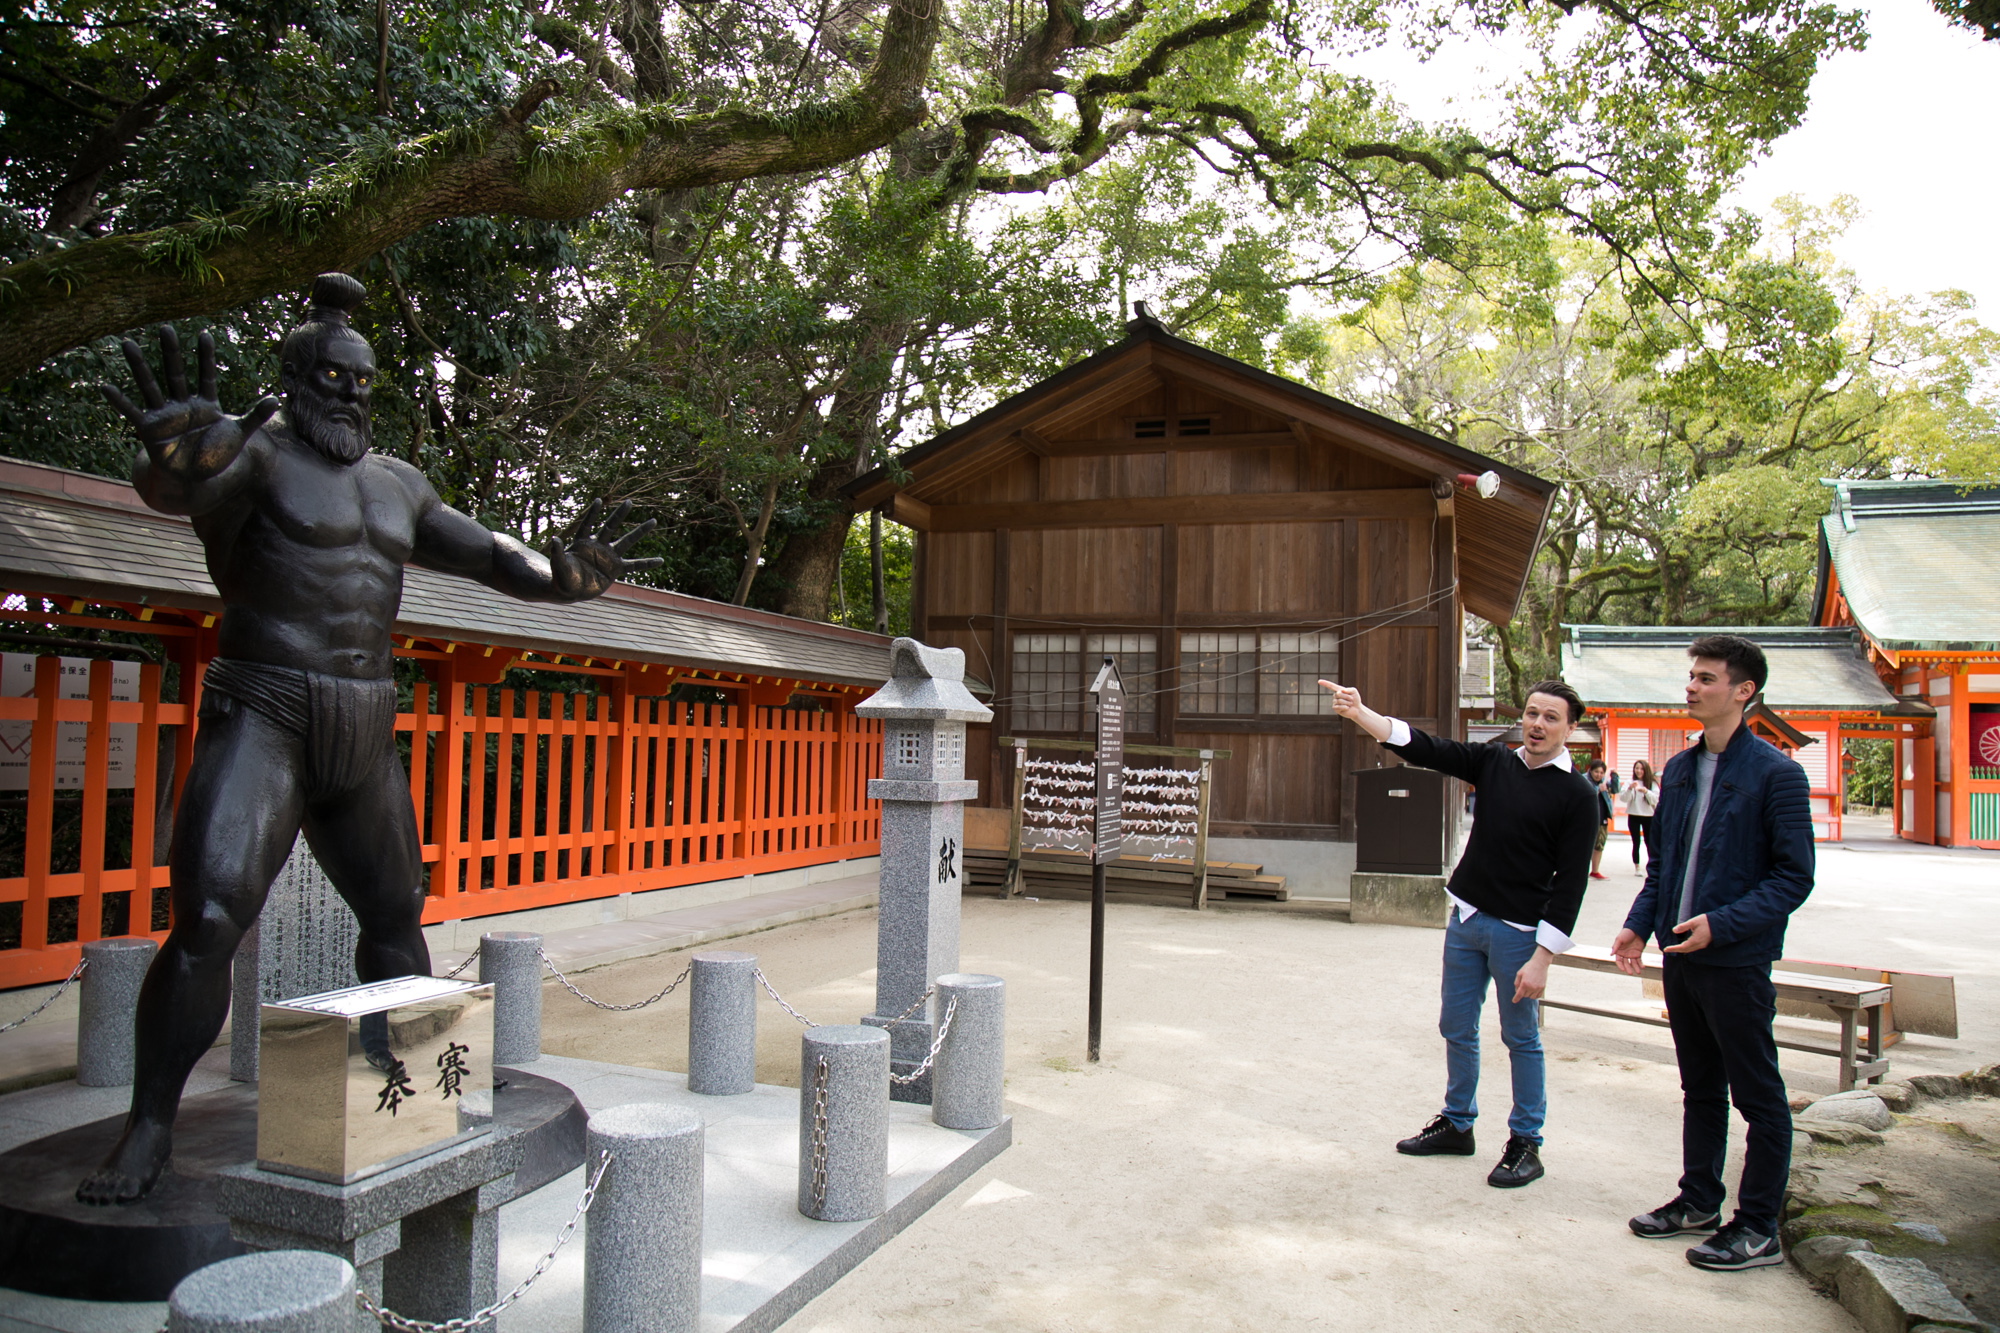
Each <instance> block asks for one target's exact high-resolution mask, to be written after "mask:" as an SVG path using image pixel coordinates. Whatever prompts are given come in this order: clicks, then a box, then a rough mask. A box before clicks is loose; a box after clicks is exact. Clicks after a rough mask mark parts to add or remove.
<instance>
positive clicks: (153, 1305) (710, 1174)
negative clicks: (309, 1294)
mask: <svg viewBox="0 0 2000 1333" xmlns="http://www.w3.org/2000/svg"><path fill="white" fill-rule="evenodd" d="M202 1065H203V1067H202V1069H200V1070H198V1071H197V1074H196V1078H195V1080H194V1081H193V1082H192V1083H191V1087H215V1086H220V1084H221V1083H223V1082H224V1081H226V1074H227V1066H228V1060H227V1055H226V1054H223V1053H219V1052H211V1053H210V1055H209V1056H208V1057H207V1058H206V1059H204V1060H203V1062H202ZM528 1067H529V1068H530V1069H531V1070H532V1071H533V1072H534V1073H535V1074H537V1075H539V1076H541V1077H543V1078H548V1079H553V1080H555V1081H557V1082H559V1083H563V1084H565V1085H567V1086H569V1087H570V1088H572V1089H573V1090H574V1091H575V1092H576V1094H577V1096H578V1098H579V1099H580V1100H581V1101H582V1102H583V1104H584V1106H585V1107H587V1108H588V1109H590V1110H599V1109H603V1108H605V1107H610V1106H619V1105H623V1104H625V1103H628V1102H668V1103H674V1104H678V1105H684V1106H689V1107H691V1108H693V1109H694V1110H696V1111H698V1112H699V1113H700V1114H701V1116H702V1118H703V1120H704V1121H705V1123H706V1125H707V1146H708V1160H707V1181H706V1191H705V1193H706V1201H705V1216H704V1235H703V1243H702V1250H703V1265H702V1268H703V1277H702V1307H703V1309H702V1329H703V1333H763V1331H764V1330H767V1329H773V1328H776V1327H777V1326H778V1325H779V1324H782V1323H783V1322H784V1321H785V1320H786V1319H787V1318H789V1317H790V1316H791V1315H793V1314H794V1313H796V1312H797V1311H798V1310H799V1309H800V1308H802V1307H803V1306H804V1305H805V1304H806V1303H807V1302H808V1301H810V1300H811V1299H812V1298H813V1297H815V1296H817V1295H819V1294H820V1293H821V1292H823V1291H825V1290H826V1289H827V1288H828V1287H830V1286H832V1285H833V1284H834V1282H836V1281H838V1280H839V1278H840V1277H841V1275H842V1274H844V1273H846V1272H847V1271H848V1270H850V1269H852V1268H853V1267H854V1266H855V1265H856V1264H858V1263H860V1262H861V1261H862V1260H863V1259H864V1258H866V1257H867V1256H868V1255H869V1254H871V1253H873V1252H874V1251H875V1250H876V1249H878V1248H880V1247H881V1246H882V1245H883V1244H884V1243H885V1242H887V1241H888V1240H889V1239H890V1238H891V1237H893V1236H894V1235H895V1234H896V1233H897V1232H899V1231H901V1230H902V1229H903V1228H904V1227H906V1226H908V1225H909V1224H910V1223H911V1222H913V1221H915V1220H916V1219H917V1218H918V1217H919V1216H921V1215H922V1214H923V1213H924V1212H925V1210H927V1209H929V1208H930V1207H931V1206H932V1205H933V1204H935V1203H937V1202H938V1201H939V1200H941V1199H942V1198H944V1197H945V1195H947V1194H949V1193H950V1192H951V1190H952V1189H953V1188H954V1187H956V1186H957V1185H958V1184H959V1183H961V1182H962V1181H964V1180H965V1179H966V1178H967V1177H968V1176H970V1175H971V1174H972V1173H973V1172H974V1171H976V1170H977V1169H978V1168H979V1167H980V1166H982V1165H984V1164H985V1163H986V1162H988V1161H990V1160H991V1159H992V1158H993V1157H994V1156H995V1155H997V1154H998V1153H999V1152H1000V1151H1001V1150H1002V1149H1004V1148H1006V1147H1007V1145H1008V1144H1009V1143H1010V1142H1011V1141H1012V1135H1013V1122H1012V1121H1011V1120H1006V1121H1003V1122H1001V1124H1000V1125H999V1126H998V1127H997V1128H995V1129H991V1130H987V1131H984V1132H960V1131H956V1130H948V1129H940V1128H938V1127H937V1126H936V1125H934V1124H932V1123H931V1120H930V1108H928V1107H924V1106H912V1105H907V1104H904V1103H900V1102H894V1103H891V1104H890V1107H889V1210H888V1212H887V1213H885V1214H884V1215H883V1216H881V1217H879V1218H876V1219H874V1220H872V1221H868V1222H843V1223H831V1222H813V1221H809V1220H808V1219H806V1218H804V1217H802V1216H800V1215H799V1212H798V1208H797V1202H796V1199H797V1181H798V1176H797V1171H798V1099H799V1094H798V1090H797V1089H796V1088H780V1087H768V1086H763V1085H759V1086H758V1087H757V1088H756V1089H755V1090H754V1091H752V1092H748V1093H744V1094H742V1095H741V1096H737V1097H701V1096H696V1095H694V1094H692V1093H690V1092H688V1091H687V1079H686V1076H685V1075H682V1074H673V1073H666V1072H663V1071H661V1070H657V1069H641V1068H636V1067H633V1066H627V1065H612V1064H601V1063H597V1062H595V1061H588V1060H569V1059H563V1058H561V1057H558V1056H544V1057H542V1059H540V1060H538V1061H536V1062H534V1063H533V1064H532V1065H531V1066H528ZM125 1095H126V1094H125V1090H124V1089H121V1088H102V1089H79V1088H77V1087H76V1086H75V1085H74V1084H68V1083H65V1084H51V1085H47V1086H44V1087H41V1088H36V1089H32V1090H30V1091H27V1092H21V1093H15V1094H12V1095H10V1096H6V1097H0V1146H4V1145H8V1144H11V1143H18V1142H21V1141H24V1140H26V1139H30V1138H35V1137H38V1136H40V1135H42V1134H46V1133H49V1132H50V1131H51V1130H52V1129H60V1128H67V1127H70V1126H71V1125H74V1124H80V1123H85V1122H87V1121H89V1120H93V1119H96V1118H98V1117H100V1116H102V1115H104V1114H106V1111H107V1109H108V1106H107V1103H108V1102H109V1101H111V1100H113V1099H115V1100H116V1101H117V1102H118V1103H119V1104H122V1102H123V1100H124V1097H125ZM583 1182H584V1176H583V1172H582V1171H581V1170H578V1171H573V1172H571V1173H570V1174H568V1175H566V1176H564V1177H561V1178H560V1179H558V1180H556V1181H554V1182H553V1183H551V1184H549V1185H547V1186H545V1187H544V1188H542V1189H540V1190H537V1191H536V1192H535V1193H533V1194H530V1195H527V1196H525V1197H524V1198H521V1199H517V1200H515V1201H514V1202H513V1203H510V1204H508V1205H506V1206H505V1207H503V1208H502V1209H501V1210H500V1282H501V1285H502V1287H503V1288H511V1287H512V1286H513V1284H514V1283H516V1282H518V1281H520V1280H521V1278H523V1277H525V1276H526V1275H527V1274H528V1272H529V1271H531V1270H532V1269H533V1267H534V1265H535V1263H536V1262H537V1260H539V1259H540V1257H541V1256H542V1254H543V1253H544V1252H546V1250H547V1249H548V1247H549V1246H550V1245H551V1244H552V1243H553V1242H554V1240H555V1237H556V1233H557V1232H559V1231H560V1230H561V1229H562V1226H563V1223H565V1222H566V1221H568V1220H569V1217H570V1214H571V1213H572V1211H573V1210H574V1209H575V1207H576V1201H577V1197H578V1195H579V1194H581V1192H582V1190H583ZM589 1225H590V1223H589V1221H588V1219H586V1220H585V1222H584V1226H583V1228H579V1235H578V1236H577V1238H576V1239H574V1240H572V1241H571V1242H570V1244H569V1245H568V1246H567V1247H565V1248H564V1250H563V1252H562V1254H561V1255H560V1256H559V1257H558V1258H557V1260H556V1262H555V1264H554V1265H553V1266H552V1267H551V1268H550V1269H549V1271H548V1272H547V1273H546V1274H545V1275H543V1277H542V1279H541V1281H540V1282H538V1283H537V1284H536V1286H535V1288H534V1290H532V1291H531V1292H530V1293H529V1294H528V1295H527V1296H526V1297H525V1298H523V1299H522V1300H521V1301H520V1302H519V1303H518V1304H517V1305H515V1306H514V1307H513V1308H512V1309H511V1310H509V1311H508V1313H507V1314H505V1315H503V1316H501V1318H500V1320H499V1323H500V1325H501V1327H502V1328H503V1329H504V1330H506V1333H572V1331H573V1330H580V1329H581V1328H582V1326H583V1244H582V1235H581V1232H582V1231H583V1230H584V1229H587V1228H588V1227H589ZM165 1321H166V1305H165V1304H164V1303H163V1302H147V1303H134V1304H110V1303H99V1302H91V1301H65V1300H57V1299H53V1298H49V1297H42V1296H33V1295H29V1294H27V1293H23V1292H15V1291H8V1290H4V1289H0V1333H30V1331H33V1333H42V1331H44V1330H61V1331H62V1333H153V1331H154V1330H156V1329H158V1328H160V1327H161V1326H162V1325H163V1324H164V1323H165Z"/></svg>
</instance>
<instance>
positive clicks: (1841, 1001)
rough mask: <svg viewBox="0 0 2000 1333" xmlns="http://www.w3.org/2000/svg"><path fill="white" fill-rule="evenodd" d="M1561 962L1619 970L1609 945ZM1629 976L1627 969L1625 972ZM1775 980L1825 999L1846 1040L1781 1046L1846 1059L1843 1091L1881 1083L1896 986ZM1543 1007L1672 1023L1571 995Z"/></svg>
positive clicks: (1653, 976) (1786, 994)
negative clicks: (1864, 1040) (1885, 1017)
mask: <svg viewBox="0 0 2000 1333" xmlns="http://www.w3.org/2000/svg"><path fill="white" fill-rule="evenodd" d="M1555 961H1556V962H1557V963H1560V964H1561V965H1562V966H1564V967H1577V968H1582V969H1583V970H1584V971H1586V972H1618V962H1617V960H1616V959H1615V958H1613V957H1612V956H1611V951H1610V950H1609V949H1588V948H1583V947H1581V946H1579V947H1577V948H1574V949H1571V950H1570V951H1569V952H1568V953H1559V954H1557V955H1556V957H1555ZM1619 975H1620V976H1623V975H1624V973H1619ZM1643 975H1644V977H1645V979H1646V980H1648V981H1658V980H1659V979H1660V955H1659V954H1656V953H1649V954H1647V955H1645V958H1644V972H1643ZM1771 984H1772V986H1773V987H1775V988H1776V990H1777V992H1778V998H1779V999H1781V1000H1796V1001H1799V1002H1800V1003H1803V1004H1823V1005H1825V1006H1827V1007H1828V1008H1829V1009H1832V1010H1833V1011H1834V1013H1835V1015H1836V1016H1837V1018H1838V1019H1839V1022H1840V1045H1839V1046H1837V1047H1833V1046H1821V1045H1817V1044H1815V1043H1812V1042H1802V1041H1785V1040H1780V1041H1779V1042H1778V1045H1779V1046H1782V1047H1783V1048H1784V1049H1786V1050H1788V1051H1807V1052H1809V1053H1811V1054H1813V1055H1830V1056H1833V1057H1834V1058H1835V1059H1837V1060H1839V1061H1840V1090H1841V1091H1842V1092H1846V1091H1847V1090H1848V1089H1850V1088H1852V1087H1853V1086H1854V1085H1855V1084H1856V1083H1857V1082H1859V1081H1860V1080H1862V1079H1866V1080H1868V1082H1870V1083H1880V1082H1881V1081H1882V1076H1883V1075H1884V1074H1886V1073H1888V1072H1889V1062H1888V1061H1887V1060H1885V1059H1883V1058H1882V1034H1883V1031H1884V1027H1885V1025H1884V1023H1883V1021H1882V1011H1883V1007H1884V1006H1885V1005H1887V1004H1888V1003H1889V1001H1890V1000H1891V998H1893V995H1894V991H1895V988H1894V987H1893V986H1891V985H1889V984H1888V983H1886V982H1879V981H1860V980H1850V979H1848V978H1845V977H1821V976H1813V975H1812V974H1810V973H1806V972H1776V971H1774V972H1772V973H1771ZM1542 1008H1543V1009H1568V1010H1571V1011H1573V1012H1575V1013H1579V1014H1596V1015H1597V1016H1598V1017H1600V1018H1622V1019H1625V1020H1627V1021H1628V1022H1633V1023H1647V1024H1650V1025H1652V1026H1653V1027H1660V1028H1663V1027H1666V1026H1668V1023H1667V1020H1666V1019H1664V1018H1655V1017H1653V1016H1652V1015H1650V1014H1635V1013H1631V1012H1629V1011H1627V1010H1623V1009H1605V1008H1602V1007H1600V1006H1597V1005H1591V1004H1575V1003H1573V1002H1571V1001H1568V1000H1551V999H1549V998H1547V997H1546V996H1544V997H1543V999H1542ZM1864 1016H1865V1018H1866V1021H1867V1024H1868V1049H1867V1054H1866V1058H1865V1059H1864V1058H1862V1053H1861V1052H1860V1050H1859V1049H1858V1048H1859V1045H1860V1038H1859V1032H1858V1029H1859V1026H1860V1023H1861V1021H1862V1019H1863V1018H1864Z"/></svg>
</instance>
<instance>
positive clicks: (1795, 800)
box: [1612, 634, 1813, 1272]
mask: <svg viewBox="0 0 2000 1333" xmlns="http://www.w3.org/2000/svg"><path fill="white" fill-rule="evenodd" d="M1688 656H1689V657H1690V658H1691V659H1693V660H1692V664H1691V665H1690V666H1689V668H1688V683H1687V704H1688V712H1689V714H1691V715H1692V716H1693V717H1694V719H1695V721H1697V722H1699V723H1701V726H1702V743H1701V744H1700V745H1696V746H1692V747H1690V748H1689V749H1687V750H1684V751H1682V752H1681V753H1680V754H1678V755H1676V756H1674V758H1673V759H1672V760H1670V761H1669V762H1668V764H1667V769H1666V773H1665V774H1664V775H1663V777H1662V780H1661V783H1660V807H1659V812H1658V823H1657V824H1656V825H1655V826H1654V827H1655V828H1656V830H1657V831H1658V834H1659V855H1658V856H1657V857H1655V858H1654V860H1653V861H1652V862H1651V864H1650V865H1648V867H1647V870H1646V887H1645V888H1644V889H1642V890H1640V892H1639V897H1638V898H1637V899H1636V900H1635V901H1634V902H1633V904H1632V910H1631V912H1629V913H1628V914H1627V915H1626V917H1625V928H1624V929H1623V930H1620V931H1619V932H1618V938H1617V941H1616V942H1615V943H1614V944H1613V945H1612V952H1613V953H1614V954H1616V955H1617V958H1618V966H1619V968H1620V969H1621V970H1622V971H1625V972H1627V973H1630V974H1632V975H1634V976H1637V975H1639V973H1640V971H1641V961H1640V960H1641V955H1642V953H1643V951H1644V949H1645V947H1646V942H1647V940H1649V939H1658V940H1659V942H1660V945H1661V947H1662V950H1663V951H1664V953H1665V960H1664V962H1663V964H1662V968H1661V972H1662V979H1663V984H1664V986H1665V989H1666V999H1667V1017H1668V1020H1669V1022H1670V1024H1671V1026H1672V1029H1673V1034H1674V1054H1675V1056H1676V1057H1677V1058H1678V1059H1679V1061H1680V1067H1681V1097H1682V1111H1681V1166H1682V1174H1681V1182H1680V1193H1679V1194H1677V1195H1676V1196H1675V1197H1674V1198H1673V1200H1672V1201H1671V1202H1669V1203H1666V1204H1663V1205H1662V1206H1661V1207H1659V1208H1656V1209H1654V1210H1653V1211H1652V1212H1650V1213H1642V1214H1640V1215H1639V1216H1638V1217H1635V1218H1633V1219H1632V1221H1631V1227H1632V1230H1633V1232H1634V1233H1635V1234H1637V1235H1640V1236H1643V1237H1645V1238H1646V1239H1648V1240H1666V1239H1670V1238H1672V1237H1674V1236H1682V1235H1700V1234H1701V1233H1703V1232H1708V1231H1713V1233H1714V1234H1712V1235H1710V1236H1709V1237H1708V1239H1707V1240H1705V1241H1703V1242H1702V1243H1701V1244H1699V1245H1696V1246H1694V1247H1693V1248H1692V1249H1690V1250H1689V1251H1688V1252H1687V1260H1688V1262H1689V1263H1691V1264H1693V1265H1694V1266H1695V1267H1696V1268H1707V1269H1712V1270H1717V1271H1724V1272H1727V1271H1733V1270H1735V1269H1739V1268H1761V1267H1764V1266H1765V1265H1769V1264H1776V1263H1781V1262H1783V1260H1784V1255H1783V1253H1782V1252H1781V1251H1780V1249H1779V1247H1778V1210H1779V1208H1780V1206H1781V1205H1782V1204H1783V1201H1784V1194H1785V1178H1786V1175H1787V1174H1788V1173H1789V1172H1790V1170H1791V1157H1792V1115H1791V1110H1790V1108H1789V1107H1788V1106H1787V1105H1786V1102H1785V1082H1784V1079H1783V1077H1782V1076H1780V1074H1779V1073H1778V1047H1777V1044H1776V1043H1775V1042H1774V1041H1773V1039H1772V1036H1771V1020H1772V1018H1773V1017H1774V1016H1775V1015H1776V1013H1777V997H1776V994H1775V992H1774V991H1773V990H1772V987H1771V964H1772V963H1773V962H1775V961H1776V960H1777V959H1778V958H1779V957H1780V956H1781V955H1782V954H1783V953H1784V950H1785V923H1786V921H1787V920H1788V919H1790V917H1791V914H1792V913H1793V912H1795V911H1797V910H1798V908H1799V905H1800V904H1801V903H1803V902H1804V901H1805V900H1806V895H1807V894H1809V893H1811V892H1812V887H1813V829H1812V808H1811V802H1810V799H1809V792H1810V789H1809V788H1808V786H1807V784H1806V775H1805V771H1804V770H1803V769H1801V768H1800V767H1799V766H1798V764H1797V763H1795V762H1794V761H1793V760H1792V759H1791V758H1790V757H1789V756H1787V755H1785V754H1784V753H1783V752H1782V751H1780V750H1778V749H1777V748H1776V747H1775V746H1773V745H1770V744H1769V743H1767V742H1766V741H1764V740H1763V739H1762V738H1761V737H1758V736H1755V735H1753V734H1751V731H1750V728H1749V727H1747V726H1745V725H1744V723H1743V710H1744V709H1745V708H1746V707H1748V706H1749V704H1750V701H1751V700H1752V699H1754V698H1756V697H1757V695H1758V693H1759V692H1761V691H1762V690H1763V688H1764V681H1765V679H1766V677H1767V675H1768V671H1769V669H1768V667H1767V666H1766V665H1765V662H1764V651H1763V649H1761V648H1759V647H1758V646H1757V645H1756V644H1754V643H1752V642H1750V640H1748V639H1744V638H1739V637H1737V636H1736V635H1733V634H1710V635H1704V636H1702V637H1701V638H1698V639H1696V640H1695V641H1694V642H1693V643H1692V644H1690V645H1689V646H1688ZM1732 1098H1733V1099H1734V1101H1735V1103H1736V1109H1737V1110H1739V1111H1741V1112H1742V1113H1743V1118H1744V1119H1745V1120H1747V1121H1749V1123H1750V1133H1749V1138H1748V1141H1747V1143H1746V1145H1745V1148H1744V1153H1743V1175H1742V1179H1741V1180H1740V1181H1739V1182H1738V1184H1737V1188H1736V1214H1735V1216H1734V1217H1732V1218H1731V1219H1730V1221H1729V1224H1728V1225H1727V1226H1723V1227H1719V1228H1718V1227H1717V1226H1716V1224H1717V1223H1718V1222H1719V1221H1720V1220H1721V1216H1722V1212H1721V1210H1722V1199H1723V1193H1724V1191H1723V1184H1722V1161H1723V1153H1724V1151H1725V1149H1726V1148H1727V1146H1728V1142H1729V1103H1730V1101H1731V1099H1732Z"/></svg>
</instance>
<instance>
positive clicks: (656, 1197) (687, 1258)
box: [583, 1102, 705, 1333]
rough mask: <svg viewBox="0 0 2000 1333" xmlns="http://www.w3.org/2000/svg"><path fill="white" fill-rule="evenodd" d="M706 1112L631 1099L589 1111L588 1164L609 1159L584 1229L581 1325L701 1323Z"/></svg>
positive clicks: (634, 1329) (597, 1332) (669, 1331)
mask: <svg viewBox="0 0 2000 1333" xmlns="http://www.w3.org/2000/svg"><path fill="white" fill-rule="evenodd" d="M704 1137H705V1136H704V1134H703V1131H702V1121H701V1117H700V1116H699V1115H697V1114H696V1113H695V1112H693V1111H691V1110H688V1109H687V1108H686V1107H681V1106H663V1105H657V1104H649V1103H644V1102H641V1103H635V1104H633V1105H630V1106H614V1107H611V1108H609V1109H608V1110H604V1111H599V1112H597V1113H596V1114H594V1115H592V1116H591V1117H590V1131H589V1134H588V1137H587V1139H586V1143H585V1148H584V1157H583V1169H584V1171H585V1173H586V1175H587V1174H588V1173H590V1172H592V1171H595V1170H596V1169H597V1161H598V1154H600V1153H602V1152H609V1153H610V1154H611V1165H610V1166H609V1167H608V1168H607V1169H606V1170H605V1172H604V1182H603V1184H602V1185H600V1186H599V1187H598V1191H597V1201H596V1202H595V1203H593V1204H592V1205H591V1208H590V1223H589V1226H588V1227H587V1228H586V1229H585V1231H584V1237H583V1333H696V1330H698V1329H699V1328H700V1327H701V1213H702V1162H703V1152H704V1147H703V1143H704Z"/></svg>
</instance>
